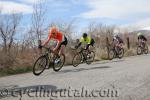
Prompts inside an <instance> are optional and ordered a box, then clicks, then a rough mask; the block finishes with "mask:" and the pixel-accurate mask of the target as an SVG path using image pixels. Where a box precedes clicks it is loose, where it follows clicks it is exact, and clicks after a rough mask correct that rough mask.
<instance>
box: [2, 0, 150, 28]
mask: <svg viewBox="0 0 150 100" xmlns="http://www.w3.org/2000/svg"><path fill="white" fill-rule="evenodd" d="M38 1H39V0H0V8H1V9H2V14H11V13H23V15H24V17H23V23H24V24H25V25H29V24H30V17H31V15H32V12H33V5H34V4H35V3H38ZM41 2H42V4H43V5H44V7H45V9H46V17H45V20H46V22H48V23H50V22H51V21H57V20H58V19H61V20H63V21H71V20H74V19H75V20H76V24H77V26H78V28H79V30H82V28H84V27H85V26H87V24H88V23H90V22H99V23H102V24H106V25H118V26H119V27H120V28H129V29H130V28H133V27H138V28H139V29H150V10H149V9H150V6H149V5H150V0H41Z"/></svg>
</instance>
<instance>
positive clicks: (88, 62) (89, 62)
mask: <svg viewBox="0 0 150 100" xmlns="http://www.w3.org/2000/svg"><path fill="white" fill-rule="evenodd" d="M90 52H91V54H93V57H92V59H91V60H90V61H89V59H88V58H87V59H86V63H87V64H88V65H89V64H91V63H92V62H94V59H95V53H94V51H90ZM91 54H90V55H91Z"/></svg>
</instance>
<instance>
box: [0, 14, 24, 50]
mask: <svg viewBox="0 0 150 100" xmlns="http://www.w3.org/2000/svg"><path fill="white" fill-rule="evenodd" d="M21 18H22V15H21V14H11V15H2V14H0V38H1V39H2V46H3V50H4V51H5V52H8V51H9V50H10V49H11V47H12V44H13V42H14V36H15V34H16V32H17V28H18V25H19V23H20V21H21Z"/></svg>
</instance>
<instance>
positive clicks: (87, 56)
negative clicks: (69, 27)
mask: <svg viewBox="0 0 150 100" xmlns="http://www.w3.org/2000/svg"><path fill="white" fill-rule="evenodd" d="M94 58H95V53H94V51H88V50H87V49H84V48H81V50H80V51H79V52H78V53H77V54H76V55H75V56H74V57H73V60H72V65H73V66H74V67H77V66H78V65H79V64H81V63H84V62H85V63H86V64H88V65H89V64H91V63H92V62H93V61H94Z"/></svg>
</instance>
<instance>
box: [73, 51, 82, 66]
mask: <svg viewBox="0 0 150 100" xmlns="http://www.w3.org/2000/svg"><path fill="white" fill-rule="evenodd" d="M81 61H82V55H81V53H77V54H76V55H75V56H74V57H73V60H72V65H73V66H74V67H77V66H78V65H79V64H80V63H81Z"/></svg>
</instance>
